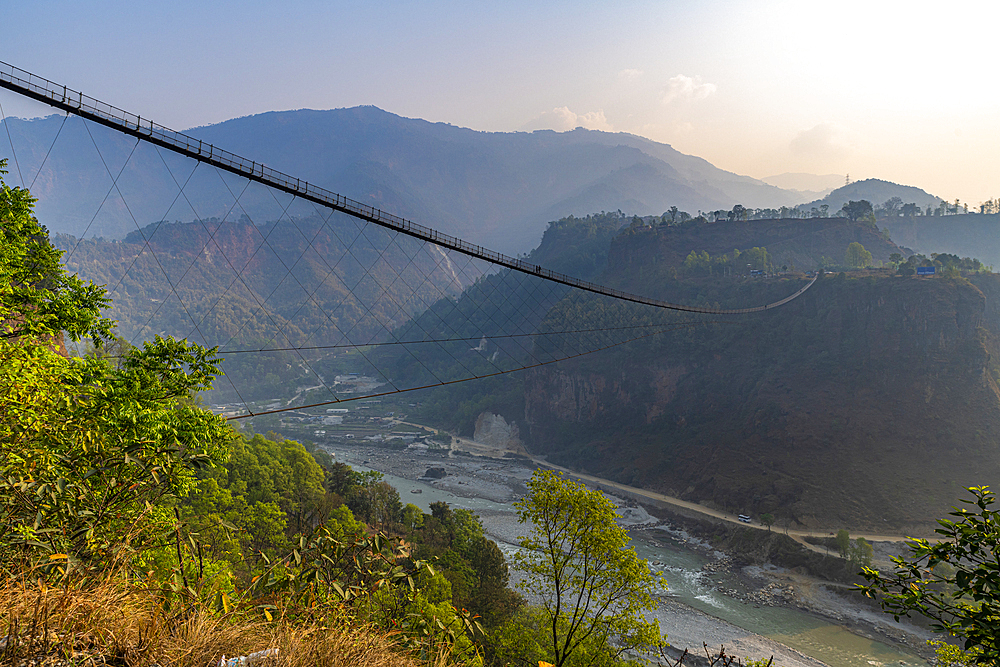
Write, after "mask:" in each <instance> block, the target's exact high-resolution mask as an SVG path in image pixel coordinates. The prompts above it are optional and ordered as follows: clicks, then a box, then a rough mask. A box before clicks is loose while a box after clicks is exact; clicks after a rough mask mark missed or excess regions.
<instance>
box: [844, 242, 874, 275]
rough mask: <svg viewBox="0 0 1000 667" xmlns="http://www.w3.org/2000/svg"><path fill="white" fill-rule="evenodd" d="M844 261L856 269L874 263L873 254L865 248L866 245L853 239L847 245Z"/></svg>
mask: <svg viewBox="0 0 1000 667" xmlns="http://www.w3.org/2000/svg"><path fill="white" fill-rule="evenodd" d="M844 263H845V264H847V266H851V267H854V268H856V269H863V268H865V267H866V266H871V265H872V254H871V253H870V252H868V251H867V250H865V247H864V246H863V245H861V244H860V243H858V242H857V241H853V242H852V243H851V244H850V245H849V246H847V253H846V254H845V255H844Z"/></svg>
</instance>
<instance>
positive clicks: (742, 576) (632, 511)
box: [331, 446, 930, 667]
mask: <svg viewBox="0 0 1000 667" xmlns="http://www.w3.org/2000/svg"><path fill="white" fill-rule="evenodd" d="M331 451H332V453H334V454H335V455H336V457H337V458H338V460H342V461H345V462H347V463H350V464H352V465H357V466H362V467H366V468H370V469H372V470H378V471H379V472H383V473H386V474H388V475H392V476H394V477H396V478H401V480H410V481H416V480H418V479H419V480H420V481H421V482H423V483H424V484H426V485H427V486H429V487H431V489H434V490H435V491H438V492H441V494H444V495H447V494H453V496H457V497H459V498H462V499H468V500H469V501H470V504H469V506H470V507H472V508H473V509H474V510H475V511H476V513H477V514H478V515H479V517H480V519H481V521H482V524H483V527H484V529H485V531H486V532H487V533H488V534H489V536H490V537H491V538H492V539H494V540H496V541H497V542H498V543H499V544H500V545H501V547H502V548H504V549H505V550H507V551H508V552H509V551H510V550H511V549H513V548H515V547H514V545H516V544H517V542H518V539H519V537H520V536H521V535H523V534H524V531H525V527H524V526H523V525H522V524H520V523H518V521H517V516H516V514H515V513H514V511H513V508H512V507H511V506H510V505H511V503H513V502H515V501H517V500H518V499H519V498H521V497H523V496H524V495H525V494H526V493H527V487H526V486H525V483H526V482H527V481H528V479H530V477H531V474H532V472H533V470H534V467H535V466H534V464H532V463H531V462H530V461H525V460H523V459H489V458H481V457H469V456H461V455H458V456H455V455H449V454H448V453H447V452H434V451H433V450H432V451H430V452H423V451H407V450H403V451H390V450H386V449H379V448H371V447H355V446H337V447H332V448H331ZM431 468H435V469H443V471H444V476H443V477H440V476H439V475H440V472H439V471H435V473H434V475H435V476H436V477H437V478H431V477H426V476H425V473H427V471H428V469H431ZM413 491H414V493H413V494H412V495H411V494H410V493H407V492H401V496H402V500H403V502H404V503H408V502H414V503H415V504H418V505H420V504H424V505H426V504H427V503H428V502H429V501H430V500H431V497H430V496H431V494H432V493H433V492H432V491H430V490H428V492H427V495H426V496H425V495H423V494H422V493H416V492H417V491H419V489H416V488H414V489H413ZM435 495H437V494H435ZM609 495H610V496H611V497H612V498H614V496H613V495H612V494H609ZM614 499H615V500H616V502H618V503H619V505H620V507H621V510H620V514H622V516H623V518H622V523H623V525H625V526H626V527H628V528H630V530H631V531H632V533H633V535H634V536H640V538H642V537H645V536H647V535H648V536H649V538H648V541H649V542H650V543H651V544H658V540H660V539H661V538H660V537H658V536H660V535H668V536H670V538H671V539H672V540H673V541H675V542H678V543H680V544H682V545H683V546H684V547H685V548H687V549H690V550H693V551H697V552H700V553H701V554H703V557H704V560H705V563H704V565H703V566H702V570H703V571H704V575H705V576H706V577H716V578H718V577H719V576H720V575H723V574H724V575H727V576H725V577H724V581H725V583H719V584H717V585H716V586H715V590H716V592H717V593H719V594H720V595H722V596H725V598H726V599H730V600H733V601H736V602H739V603H740V604H742V605H750V606H751V608H763V607H785V608H788V609H794V610H799V611H802V612H806V613H808V614H811V615H814V616H816V617H817V618H819V619H822V620H824V621H828V622H829V623H830V624H831V625H832V626H835V627H837V628H838V629H841V630H842V629H843V628H848V629H849V630H850V631H851V632H852V633H854V634H855V635H859V636H860V637H867V638H870V639H873V640H877V641H880V642H883V643H888V644H891V645H896V646H900V647H905V648H906V649H907V650H910V651H917V652H921V653H924V654H925V655H926V650H925V646H924V644H925V642H926V639H927V638H929V637H930V634H929V633H926V632H924V631H921V630H919V629H917V628H915V627H912V626H906V625H897V624H896V623H894V622H893V621H892V619H891V618H890V617H888V616H886V615H884V614H882V613H880V612H878V611H877V610H874V609H872V608H870V607H866V606H864V605H861V604H858V603H856V602H854V601H852V600H850V599H848V598H846V597H843V596H841V595H839V594H837V593H836V592H834V591H833V590H831V588H830V586H831V585H827V584H824V583H822V582H818V581H816V580H813V579H811V578H810V577H807V576H805V575H802V574H798V573H795V572H790V571H787V570H784V569H782V568H778V567H775V566H770V565H768V566H748V567H737V566H736V565H735V563H734V562H733V560H732V559H731V558H729V557H728V556H727V555H726V554H723V553H721V552H718V551H715V550H714V549H712V548H711V547H710V546H709V545H707V544H705V543H703V542H700V541H699V540H697V539H694V538H692V537H691V536H689V535H687V534H686V533H685V532H684V531H683V529H681V528H679V527H674V526H672V525H671V523H670V521H669V519H667V520H661V519H658V518H656V517H654V516H653V515H651V514H650V513H649V512H647V511H646V510H645V509H644V508H643V507H641V506H639V505H637V504H636V503H635V502H634V501H630V500H624V499H620V498H614ZM454 500H455V499H454V498H453V501H454ZM475 503H479V504H475ZM454 504H456V505H460V506H461V505H463V503H462V502H460V501H458V502H454ZM658 514H660V515H661V516H662V512H658ZM661 565H662V564H661ZM653 567H654V569H655V567H656V564H655V563H654V564H653ZM667 578H668V581H669V579H670V573H667ZM512 579H513V580H515V581H516V580H517V579H518V575H517V573H516V572H513V573H512ZM528 593H529V597H530V591H528ZM659 600H660V604H659V607H658V609H657V611H656V614H655V615H656V617H657V618H658V619H659V620H660V623H661V626H662V628H663V630H664V632H665V633H666V634H667V636H668V641H669V642H670V643H671V644H672V645H673V646H674V647H679V648H681V649H683V648H688V649H689V650H690V651H691V652H692V653H696V654H700V655H703V654H704V649H703V644H708V646H709V647H710V648H714V649H718V648H719V647H720V646H725V648H726V651H727V652H728V653H730V654H733V655H738V656H740V657H741V658H745V657H750V658H754V659H760V658H765V659H766V658H768V657H770V656H772V655H773V656H774V658H775V662H774V664H776V665H783V666H785V667H793V666H798V665H801V666H803V667H805V666H809V667H816V666H817V665H821V664H824V663H822V662H821V661H819V660H817V659H815V658H813V657H810V656H808V655H806V654H805V653H803V652H802V651H799V650H796V649H794V648H791V647H789V646H787V645H785V644H783V643H781V642H779V641H776V640H775V639H772V638H769V637H765V636H763V635H761V634H757V633H754V632H750V631H748V630H745V629H743V628H741V627H738V626H737V625H734V624H733V623H730V622H728V621H726V620H723V619H721V618H718V617H716V616H714V615H712V614H710V613H706V612H705V611H703V610H699V609H695V608H693V607H691V606H689V605H687V604H684V603H682V602H680V601H679V600H677V599H675V598H674V597H672V596H671V595H670V593H669V592H668V593H666V594H664V595H660V596H659ZM768 634H772V636H774V635H773V633H771V632H769V633H768ZM861 662H867V663H869V664H872V665H877V664H881V661H878V660H874V661H873V660H866V661H864V660H863V661H861ZM906 662H907V664H916V662H910V661H906ZM842 664H847V663H842Z"/></svg>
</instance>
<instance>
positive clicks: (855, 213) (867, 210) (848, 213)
mask: <svg viewBox="0 0 1000 667" xmlns="http://www.w3.org/2000/svg"><path fill="white" fill-rule="evenodd" d="M840 212H841V213H843V214H844V217H846V218H847V219H848V220H850V221H851V222H857V221H858V220H866V219H871V218H872V217H874V215H875V212H874V209H873V208H872V203H871V202H870V201H867V200H865V199H862V200H861V201H849V202H847V203H846V204H844V205H843V206H842V207H841V209H840Z"/></svg>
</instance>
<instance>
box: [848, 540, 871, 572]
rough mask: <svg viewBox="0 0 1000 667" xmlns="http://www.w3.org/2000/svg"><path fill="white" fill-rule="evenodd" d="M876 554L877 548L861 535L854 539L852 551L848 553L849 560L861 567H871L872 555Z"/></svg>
mask: <svg viewBox="0 0 1000 667" xmlns="http://www.w3.org/2000/svg"><path fill="white" fill-rule="evenodd" d="M874 554H875V550H874V549H873V548H872V545H871V544H869V543H868V540H866V539H865V538H863V537H859V538H858V539H856V540H854V544H853V545H852V546H851V548H850V551H849V553H848V555H847V560H849V561H850V562H851V563H852V564H854V565H856V566H857V567H859V568H865V567H871V565H872V556H873V555H874Z"/></svg>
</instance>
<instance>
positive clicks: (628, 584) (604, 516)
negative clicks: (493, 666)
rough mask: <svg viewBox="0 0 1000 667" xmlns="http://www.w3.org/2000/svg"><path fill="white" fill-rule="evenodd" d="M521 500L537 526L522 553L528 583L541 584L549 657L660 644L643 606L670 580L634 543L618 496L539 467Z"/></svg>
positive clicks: (524, 515) (521, 511)
mask: <svg viewBox="0 0 1000 667" xmlns="http://www.w3.org/2000/svg"><path fill="white" fill-rule="evenodd" d="M514 506H515V507H516V508H517V511H518V520H519V521H521V522H522V523H526V524H528V525H530V526H531V530H530V533H529V535H528V536H527V537H524V538H523V539H522V540H521V546H522V547H523V551H522V552H520V553H519V554H518V555H517V556H516V557H515V560H516V561H517V563H518V566H519V569H521V570H523V571H524V572H526V573H527V580H526V582H525V583H524V588H525V589H526V590H531V591H532V592H534V593H536V594H537V593H539V592H541V595H542V600H543V602H542V605H543V609H544V618H545V627H546V628H547V630H546V635H547V640H546V641H545V645H546V646H547V648H546V654H547V655H548V657H549V658H550V662H552V663H553V664H555V665H556V666H557V667H562V666H563V665H567V664H578V661H577V660H576V658H577V655H578V653H577V652H578V651H580V652H581V653H584V649H587V651H586V653H591V652H592V651H596V653H597V654H599V655H603V656H612V657H615V656H618V655H621V654H622V653H623V652H625V651H628V650H633V649H635V650H646V649H650V648H652V647H654V646H656V645H658V644H659V642H660V641H661V638H660V629H659V625H658V624H657V623H656V622H655V621H647V620H646V619H645V618H644V617H643V612H644V611H649V610H652V609H653V608H654V606H655V602H654V600H653V597H652V591H653V590H654V588H655V587H656V586H657V585H663V581H662V579H660V578H659V577H655V576H653V574H652V573H651V572H650V570H649V566H648V565H647V564H646V563H645V562H644V561H643V560H641V559H640V558H639V557H638V556H637V555H636V553H635V550H634V549H632V548H630V547H629V542H630V540H629V536H628V533H627V532H626V531H625V530H624V529H623V528H621V527H620V526H618V525H617V524H616V523H615V520H616V519H617V514H616V513H615V505H614V504H613V503H612V502H611V501H609V500H608V499H607V498H605V497H604V496H603V495H602V494H601V493H600V492H597V491H591V490H589V489H587V488H586V487H585V486H583V485H582V484H578V483H576V482H573V481H572V480H569V479H566V478H564V477H562V476H561V475H559V474H557V473H555V472H553V471H541V470H538V471H535V473H534V475H532V477H531V480H530V481H529V482H528V495H527V497H525V498H524V499H523V500H521V501H519V502H517V503H515V505H514ZM594 659H595V658H594V656H593V655H591V656H590V659H589V660H588V661H587V663H580V664H588V663H589V662H593V660H594Z"/></svg>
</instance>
